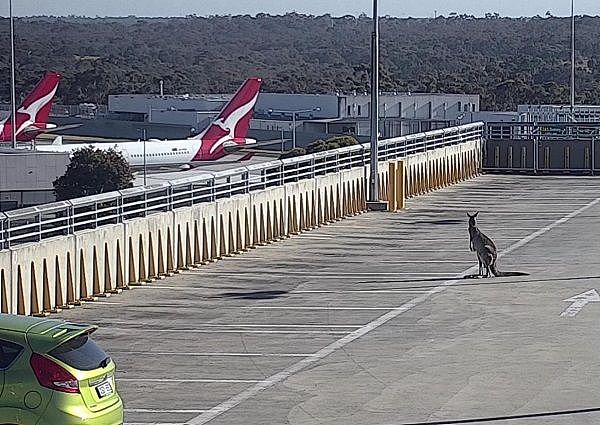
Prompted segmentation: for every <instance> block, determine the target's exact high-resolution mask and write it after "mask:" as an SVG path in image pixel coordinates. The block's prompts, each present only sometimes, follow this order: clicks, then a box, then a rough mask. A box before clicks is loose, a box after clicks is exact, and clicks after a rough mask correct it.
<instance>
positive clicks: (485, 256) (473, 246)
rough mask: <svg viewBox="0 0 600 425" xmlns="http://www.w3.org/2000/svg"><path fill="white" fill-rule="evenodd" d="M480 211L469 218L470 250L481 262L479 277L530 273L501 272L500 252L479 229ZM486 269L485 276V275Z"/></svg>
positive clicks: (469, 215)
mask: <svg viewBox="0 0 600 425" xmlns="http://www.w3.org/2000/svg"><path fill="white" fill-rule="evenodd" d="M478 214H479V211H478V212H476V213H475V214H473V215H471V214H469V213H467V216H468V217H469V249H470V250H471V251H475V252H476V253H477V261H478V262H479V276H485V277H489V276H490V272H492V274H493V275H494V276H496V277H503V276H524V275H527V274H528V273H523V272H501V271H499V270H498V269H497V268H496V260H497V259H498V250H497V249H496V245H495V244H494V241H492V240H491V239H490V238H488V237H487V236H486V235H485V234H484V233H483V232H482V231H481V230H479V229H478V228H477V223H476V222H475V218H476V217H477V215H478ZM484 269H485V274H484V273H483V271H484Z"/></svg>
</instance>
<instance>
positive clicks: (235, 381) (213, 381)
mask: <svg viewBox="0 0 600 425" xmlns="http://www.w3.org/2000/svg"><path fill="white" fill-rule="evenodd" d="M117 380H118V381H119V382H156V383H163V384H168V383H176V384H186V383H192V384H196V383H200V384H256V383H257V382H261V381H260V380H257V379H161V378H121V377H117Z"/></svg>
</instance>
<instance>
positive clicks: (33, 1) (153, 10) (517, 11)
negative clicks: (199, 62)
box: [0, 0, 600, 17]
mask: <svg viewBox="0 0 600 425" xmlns="http://www.w3.org/2000/svg"><path fill="white" fill-rule="evenodd" d="M2 3H4V4H2V5H0V15H2V16H8V13H9V12H8V10H9V9H8V1H6V0H4V1H3V2H2ZM12 3H13V14H14V15H15V16H35V15H54V16H66V15H79V16H91V17H95V16H128V15H136V16H185V15H191V14H196V15H198V16H208V15H227V14H231V15H240V14H251V15H255V14H256V13H261V12H263V13H270V14H284V13H288V12H298V13H306V14H313V15H323V14H326V13H329V14H331V15H333V16H343V15H347V14H350V15H359V14H360V13H366V14H367V15H371V11H372V8H373V2H372V0H353V1H348V0H13V2H12ZM570 10H571V2H570V0H419V1H406V0H379V11H380V15H381V16H385V15H391V16H399V17H407V16H412V17H433V16H434V15H435V14H437V15H445V16H447V15H448V14H449V13H451V12H456V13H458V14H462V13H466V14H470V15H475V16H483V15H484V14H485V13H487V12H491V13H493V12H497V13H499V14H500V15H502V16H534V15H541V16H544V15H545V13H546V12H547V11H550V13H552V14H553V15H555V16H568V15H570V13H571V12H570ZM575 14H579V15H581V14H587V15H600V0H575Z"/></svg>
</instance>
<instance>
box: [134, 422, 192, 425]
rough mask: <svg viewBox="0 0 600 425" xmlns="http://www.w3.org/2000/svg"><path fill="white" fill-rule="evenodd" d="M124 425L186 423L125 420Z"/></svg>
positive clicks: (179, 424)
mask: <svg viewBox="0 0 600 425" xmlns="http://www.w3.org/2000/svg"><path fill="white" fill-rule="evenodd" d="M124 425H185V424H184V423H181V422H125V424H124Z"/></svg>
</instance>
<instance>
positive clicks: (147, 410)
mask: <svg viewBox="0 0 600 425" xmlns="http://www.w3.org/2000/svg"><path fill="white" fill-rule="evenodd" d="M203 412H206V410H197V409H125V413H192V414H193V413H203Z"/></svg>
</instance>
